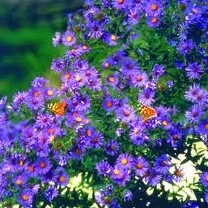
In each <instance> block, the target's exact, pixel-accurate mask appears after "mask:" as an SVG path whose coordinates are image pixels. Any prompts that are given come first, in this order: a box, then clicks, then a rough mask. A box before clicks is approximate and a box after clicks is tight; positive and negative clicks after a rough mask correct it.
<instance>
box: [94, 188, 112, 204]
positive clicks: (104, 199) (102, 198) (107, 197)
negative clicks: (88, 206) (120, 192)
mask: <svg viewBox="0 0 208 208" xmlns="http://www.w3.org/2000/svg"><path fill="white" fill-rule="evenodd" d="M95 200H96V202H97V203H98V204H99V205H100V206H102V207H104V206H108V207H112V205H113V204H115V202H114V200H115V198H113V196H112V194H111V193H109V192H108V191H107V190H103V189H101V190H99V191H97V192H95Z"/></svg>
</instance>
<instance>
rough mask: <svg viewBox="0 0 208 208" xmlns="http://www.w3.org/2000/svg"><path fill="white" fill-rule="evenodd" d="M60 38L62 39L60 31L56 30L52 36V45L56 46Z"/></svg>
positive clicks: (59, 42)
mask: <svg viewBox="0 0 208 208" xmlns="http://www.w3.org/2000/svg"><path fill="white" fill-rule="evenodd" d="M61 39H62V36H61V33H60V32H56V33H55V36H54V37H53V45H54V47H57V46H58V45H60V44H61Z"/></svg>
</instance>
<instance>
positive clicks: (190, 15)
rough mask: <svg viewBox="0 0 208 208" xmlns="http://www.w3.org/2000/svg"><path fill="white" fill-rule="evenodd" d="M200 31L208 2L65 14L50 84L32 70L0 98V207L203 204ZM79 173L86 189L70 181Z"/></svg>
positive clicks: (138, 3) (204, 94) (204, 63)
mask: <svg viewBox="0 0 208 208" xmlns="http://www.w3.org/2000/svg"><path fill="white" fill-rule="evenodd" d="M207 28H208V4H207V1H197V0H196V1H194V0H193V1H192V0H178V1H166V0H157V1H155V0H151V1H145V0H130V1H129V0H128V1H127V0H112V1H107V0H86V1H85V5H84V7H83V8H82V9H81V10H79V11H77V13H76V14H69V15H68V25H67V30H66V31H64V32H56V33H55V36H54V38H53V44H54V46H55V47H59V46H60V45H63V46H65V47H66V51H65V54H63V56H62V57H58V58H55V59H53V60H52V64H51V69H52V70H53V71H55V72H56V73H57V75H58V76H59V78H60V80H59V83H60V85H59V87H58V88H55V87H53V86H51V84H50V83H49V81H48V80H47V79H45V78H42V77H37V78H35V79H34V80H33V81H32V85H31V88H30V89H28V90H27V91H25V92H18V93H17V94H15V95H14V97H13V100H12V102H11V103H7V100H6V97H3V98H2V99H1V100H0V153H1V154H0V155H1V156H0V201H1V203H2V204H3V207H10V206H11V205H13V204H19V205H21V206H22V207H40V206H41V207H46V206H47V205H52V206H53V207H63V206H65V207H74V206H76V207H105V206H107V207H111V208H113V207H114V208H115V207H132V208H133V207H154V208H162V207H165V208H167V207H206V206H208V205H207V202H208V166H207V162H206V157H205V153H206V151H207V148H206V146H207V144H208V120H207V116H208V111H207V109H208V90H207V89H208V88H207V80H208V76H207V72H208V70H207V68H208V58H207V57H208V53H207V41H208V31H207ZM199 144H200V145H201V146H200V147H199V148H198V146H197V145H199ZM203 148H204V149H203ZM182 156H183V157H185V159H180V158H181V157H182ZM176 160H177V161H178V162H176ZM190 161H191V162H192V166H193V167H194V170H195V172H196V173H195V176H198V179H195V178H193V181H191V182H190V184H189V185H187V187H192V185H193V188H191V192H193V196H188V195H185V196H182V195H181V193H180V190H181V188H180V185H181V184H182V183H184V181H185V182H187V181H188V179H190V178H189V174H188V173H187V171H186V170H185V167H184V164H186V163H188V162H190ZM78 175H81V177H82V182H81V184H82V187H84V188H85V189H86V187H88V188H89V190H90V191H89V192H88V195H89V196H90V195H92V197H86V193H85V192H84V191H81V190H78V189H76V188H74V189H73V188H72V187H71V185H70V180H72V179H73V178H74V177H76V176H78ZM196 178H197V177H196ZM196 180H198V181H197V182H196ZM196 184H197V186H196ZM168 187H173V188H168ZM176 187H179V188H178V189H176V191H174V190H175V189H174V188H176ZM184 192H186V191H184ZM62 203H63V204H62ZM96 204H97V205H98V206H97V205H96Z"/></svg>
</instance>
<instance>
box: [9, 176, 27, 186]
mask: <svg viewBox="0 0 208 208" xmlns="http://www.w3.org/2000/svg"><path fill="white" fill-rule="evenodd" d="M27 178H28V177H27V175H25V174H21V175H18V176H16V177H15V178H13V183H14V184H15V186H17V187H24V186H25V185H26V183H27Z"/></svg>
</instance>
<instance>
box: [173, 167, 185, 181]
mask: <svg viewBox="0 0 208 208" xmlns="http://www.w3.org/2000/svg"><path fill="white" fill-rule="evenodd" d="M183 176H184V173H183V169H182V168H181V167H175V170H174V172H173V180H174V181H175V182H180V181H181V180H182V179H183Z"/></svg>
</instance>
